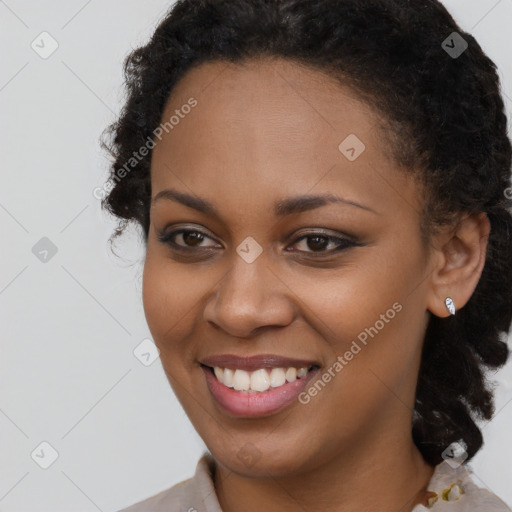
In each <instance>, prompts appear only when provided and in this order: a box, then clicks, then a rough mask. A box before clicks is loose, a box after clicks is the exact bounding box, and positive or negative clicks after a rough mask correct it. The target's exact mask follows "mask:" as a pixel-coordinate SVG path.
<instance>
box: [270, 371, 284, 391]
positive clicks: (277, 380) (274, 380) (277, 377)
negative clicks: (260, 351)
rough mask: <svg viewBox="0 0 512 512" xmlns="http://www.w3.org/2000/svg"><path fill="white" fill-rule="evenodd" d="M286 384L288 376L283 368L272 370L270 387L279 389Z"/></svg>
mask: <svg viewBox="0 0 512 512" xmlns="http://www.w3.org/2000/svg"><path fill="white" fill-rule="evenodd" d="M285 382H286V376H285V373H284V369H283V368H272V371H271V372H270V385H271V386H272V387H273V388H278V387H279V386H282V385H283V384H284V383H285Z"/></svg>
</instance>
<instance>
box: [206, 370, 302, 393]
mask: <svg viewBox="0 0 512 512" xmlns="http://www.w3.org/2000/svg"><path fill="white" fill-rule="evenodd" d="M213 372H214V373H215V377H217V380H218V381H219V382H222V384H224V385H225V386H227V387H229V388H234V389H235V390H236V391H247V392H249V393H251V392H254V393H256V392H259V393H262V392H264V391H267V390H268V389H274V388H278V387H280V386H282V385H283V384H286V383H287V382H294V381H295V380H297V379H300V378H301V377H304V375H306V374H307V373H308V369H307V368H305V367H303V368H294V367H293V366H291V367H289V368H272V370H271V371H270V374H269V373H268V371H267V370H265V369H264V368H261V369H260V370H256V371H254V372H248V371H245V370H240V369H239V368H237V369H236V370H232V369H231V368H220V367H218V366H215V367H214V368H213Z"/></svg>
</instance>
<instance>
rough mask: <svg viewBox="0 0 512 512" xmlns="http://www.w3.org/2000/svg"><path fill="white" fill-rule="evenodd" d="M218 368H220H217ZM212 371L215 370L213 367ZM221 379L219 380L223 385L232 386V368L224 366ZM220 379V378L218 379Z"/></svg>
mask: <svg viewBox="0 0 512 512" xmlns="http://www.w3.org/2000/svg"><path fill="white" fill-rule="evenodd" d="M219 370H220V368H219ZM213 371H215V368H214V369H213ZM217 379H219V377H217ZM223 379H224V380H223V381H221V382H222V383H223V384H224V385H225V386H227V387H228V388H232V387H233V370H231V368H224V376H223ZM219 380H220V379H219Z"/></svg>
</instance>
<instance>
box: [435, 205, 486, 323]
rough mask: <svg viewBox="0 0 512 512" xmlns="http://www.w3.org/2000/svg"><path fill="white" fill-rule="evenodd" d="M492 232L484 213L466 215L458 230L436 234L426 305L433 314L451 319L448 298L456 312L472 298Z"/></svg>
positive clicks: (451, 227)
mask: <svg viewBox="0 0 512 512" xmlns="http://www.w3.org/2000/svg"><path fill="white" fill-rule="evenodd" d="M490 232H491V223H490V221H489V218H488V217H487V214H486V213H485V212H481V213H478V214H473V215H469V214H466V215H465V216H464V217H463V218H462V219H461V220H459V222H458V223H457V224H456V225H455V227H453V226H449V227H448V229H445V230H443V231H442V232H440V233H438V234H437V236H436V237H435V240H434V243H433V250H434V258H433V260H432V261H434V269H433V271H432V273H431V275H430V279H429V283H430V289H429V293H428V294H427V304H426V306H427V309H428V310H429V311H430V312H431V313H433V314H434V315H436V316H438V317H441V318H444V317H447V316H450V312H449V311H448V309H447V308H446V305H445V299H446V297H451V298H452V299H453V302H454V305H455V308H456V310H458V309H460V308H462V307H463V306H464V305H465V304H466V303H467V302H468V300H469V299H470V298H471V295H472V294H473V292H474V290H475V288H476V286H477V284H478V281H479V280H480V276H481V274H482V270H483V268H484V265H485V256H486V251H487V241H488V238H489V234H490Z"/></svg>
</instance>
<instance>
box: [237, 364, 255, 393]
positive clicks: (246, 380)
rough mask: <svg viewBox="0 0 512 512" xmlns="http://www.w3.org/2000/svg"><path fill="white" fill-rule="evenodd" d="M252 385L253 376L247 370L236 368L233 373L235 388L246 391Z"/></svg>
mask: <svg viewBox="0 0 512 512" xmlns="http://www.w3.org/2000/svg"><path fill="white" fill-rule="evenodd" d="M250 387H251V376H250V375H249V372H246V371H245V370H239V369H236V370H235V374H234V375H233V388H235V389H236V390H237V391H245V390H247V389H249V388H250Z"/></svg>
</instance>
